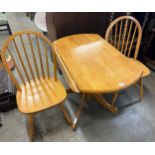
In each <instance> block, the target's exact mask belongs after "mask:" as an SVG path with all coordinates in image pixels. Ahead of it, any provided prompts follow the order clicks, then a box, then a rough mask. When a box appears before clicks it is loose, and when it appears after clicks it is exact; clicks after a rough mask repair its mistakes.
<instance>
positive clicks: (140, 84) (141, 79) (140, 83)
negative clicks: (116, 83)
mask: <svg viewBox="0 0 155 155" xmlns="http://www.w3.org/2000/svg"><path fill="white" fill-rule="evenodd" d="M139 88H140V89H139V96H140V100H141V101H142V100H143V78H142V77H141V78H140V80H139Z"/></svg>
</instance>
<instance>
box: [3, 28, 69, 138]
mask: <svg viewBox="0 0 155 155" xmlns="http://www.w3.org/2000/svg"><path fill="white" fill-rule="evenodd" d="M51 51H52V52H51ZM7 52H8V53H9V55H10V56H11V58H12V60H13V63H14V66H15V68H14V70H10V68H9V66H8V64H7V62H6V59H5V55H6V53H7ZM1 57H2V62H3V64H4V67H5V69H6V70H7V72H8V74H9V75H10V78H11V80H12V81H13V83H14V84H15V86H16V87H17V95H16V99H17V105H18V109H19V110H20V111H21V112H23V113H26V114H28V121H29V136H30V139H31V140H33V138H34V125H33V114H34V113H36V112H39V111H42V110H44V109H47V108H51V107H53V106H55V105H59V104H60V106H61V109H63V107H62V106H63V105H62V102H63V101H64V99H65V98H66V91H65V89H64V87H63V85H62V84H61V82H60V81H59V80H58V79H57V73H56V72H57V70H56V69H57V67H56V56H55V52H54V49H53V46H52V43H51V42H50V41H49V39H48V38H47V37H45V36H44V35H42V34H41V33H38V32H33V31H22V32H17V33H15V34H13V35H12V36H10V37H9V38H8V40H7V41H6V42H5V44H4V46H3V47H2V53H1ZM52 61H53V63H52ZM52 68H53V69H52ZM52 70H53V71H52Z"/></svg>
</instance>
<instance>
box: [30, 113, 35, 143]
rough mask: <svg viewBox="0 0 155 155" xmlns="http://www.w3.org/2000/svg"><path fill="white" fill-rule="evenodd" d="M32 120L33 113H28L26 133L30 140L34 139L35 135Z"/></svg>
mask: <svg viewBox="0 0 155 155" xmlns="http://www.w3.org/2000/svg"><path fill="white" fill-rule="evenodd" d="M34 128H35V127H34V122H33V114H29V115H28V134H29V138H30V141H33V140H34V135H35V131H34V130H35V129H34Z"/></svg>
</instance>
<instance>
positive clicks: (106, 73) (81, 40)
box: [54, 34, 142, 93]
mask: <svg viewBox="0 0 155 155" xmlns="http://www.w3.org/2000/svg"><path fill="white" fill-rule="evenodd" d="M54 48H55V49H56V54H57V56H58V59H59V60H60V62H61V63H63V64H61V65H62V66H63V70H65V72H67V73H66V74H67V75H68V76H70V77H69V78H72V81H73V82H74V83H75V85H76V87H77V89H78V90H79V92H85V93H111V92H115V91H118V90H122V89H125V88H127V87H129V86H130V85H132V84H134V83H135V82H136V81H137V80H139V79H140V77H141V75H142V70H141V69H140V68H137V67H136V66H135V65H134V64H132V65H131V64H130V63H131V62H130V60H129V59H128V58H127V57H125V56H124V55H122V54H121V53H120V52H119V51H118V50H117V49H116V48H114V47H113V46H112V45H110V44H109V43H108V42H107V41H106V40H104V39H103V38H102V37H101V36H99V35H98V34H78V35H71V36H67V37H64V38H61V39H58V40H56V41H55V42H54ZM69 85H71V83H69ZM72 88H73V87H72ZM73 91H76V90H73Z"/></svg>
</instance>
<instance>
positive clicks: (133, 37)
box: [105, 16, 150, 104]
mask: <svg viewBox="0 0 155 155" xmlns="http://www.w3.org/2000/svg"><path fill="white" fill-rule="evenodd" d="M141 38H142V28H141V25H140V23H139V22H138V20H137V19H135V18H134V17H131V16H121V17H119V18H117V19H115V20H114V21H113V22H112V23H111V24H110V25H109V27H108V29H107V31H106V33H105V39H106V40H107V41H108V42H109V43H110V44H111V45H113V46H114V47H115V48H117V49H118V50H119V51H120V52H121V53H122V54H124V55H125V56H126V57H128V58H129V62H130V64H133V63H134V64H136V66H137V68H140V69H142V70H143V74H142V77H141V78H140V81H139V87H140V91H139V95H140V100H142V99H143V81H142V78H143V77H145V76H148V75H149V74H150V70H149V69H148V68H147V67H146V66H145V65H143V64H142V63H141V62H139V61H138V60H137V56H138V52H139V48H140V43H141ZM117 95H118V92H116V93H115V94H114V98H113V104H114V103H115V101H116V98H117Z"/></svg>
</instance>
